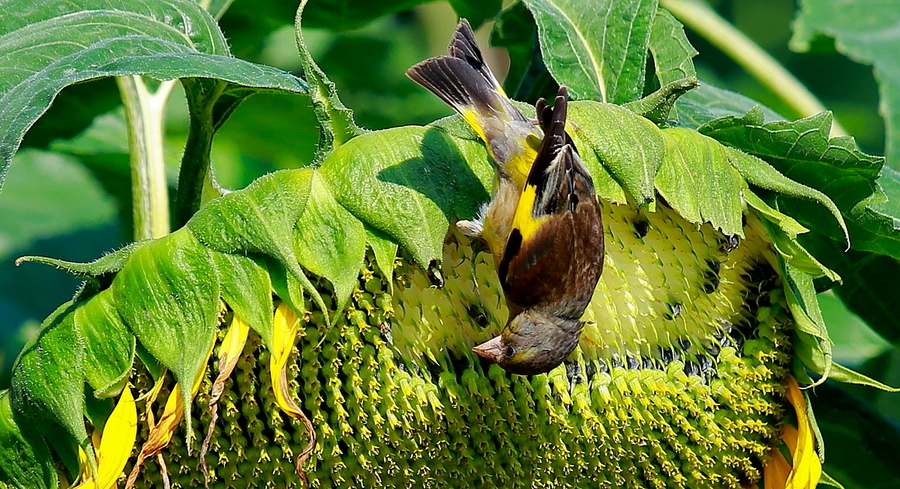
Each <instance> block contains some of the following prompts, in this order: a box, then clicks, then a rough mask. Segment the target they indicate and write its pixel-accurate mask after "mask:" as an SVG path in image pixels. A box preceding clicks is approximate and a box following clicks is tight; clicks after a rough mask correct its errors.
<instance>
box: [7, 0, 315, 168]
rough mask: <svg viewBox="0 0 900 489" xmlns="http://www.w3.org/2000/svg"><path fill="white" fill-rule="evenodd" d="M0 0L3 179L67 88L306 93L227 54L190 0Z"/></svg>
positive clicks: (292, 81) (285, 77)
mask: <svg viewBox="0 0 900 489" xmlns="http://www.w3.org/2000/svg"><path fill="white" fill-rule="evenodd" d="M33 6H34V3H33V2H30V1H28V0H2V1H0V10H2V11H3V12H6V13H7V15H6V17H5V19H4V23H3V27H2V28H0V35H2V36H3V37H2V39H4V41H3V42H0V59H3V60H4V61H3V63H2V64H3V66H7V67H15V69H9V68H7V69H5V70H0V127H2V128H3V129H2V131H3V132H2V133H0V160H2V162H0V165H2V166H0V184H2V180H3V175H4V174H5V172H6V168H7V167H8V165H9V162H10V160H11V158H12V155H13V154H14V153H15V151H16V149H17V148H18V146H19V143H20V142H21V140H22V137H23V135H24V134H25V131H26V130H27V129H28V128H29V127H30V126H31V125H32V124H33V123H34V122H35V121H36V120H37V119H38V118H39V117H40V116H41V115H42V114H43V113H44V112H45V111H46V110H47V108H48V107H49V106H50V104H51V103H52V101H53V98H54V97H55V96H56V95H57V94H58V93H59V92H60V91H61V90H62V89H63V88H64V87H66V86H68V85H71V84H74V83H78V82H82V81H85V80H91V79H95V78H101V77H106V76H123V75H139V74H144V75H149V76H152V77H154V78H157V79H160V80H164V79H172V78H186V77H205V78H221V79H224V80H227V81H229V82H232V83H237V84H242V85H244V84H245V85H249V86H253V87H267V88H272V89H278V90H287V91H293V92H303V91H305V85H304V84H303V82H302V81H301V80H299V79H297V78H296V77H294V76H292V75H290V74H288V73H284V72H281V71H279V70H276V69H274V68H270V67H265V66H259V65H254V64H252V63H248V62H246V61H243V60H239V59H236V58H232V57H231V56H229V55H228V47H227V43H226V41H225V38H224V37H223V35H222V33H221V32H220V31H219V30H218V26H216V24H215V21H214V20H213V19H212V17H210V16H209V14H208V13H207V12H206V11H205V10H203V9H202V8H200V7H199V5H197V4H196V3H195V2H193V1H190V0H166V1H160V2H130V1H127V0H79V1H73V2H62V1H53V2H43V3H41V4H39V6H40V7H41V8H33Z"/></svg>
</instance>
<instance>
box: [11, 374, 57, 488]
mask: <svg viewBox="0 0 900 489" xmlns="http://www.w3.org/2000/svg"><path fill="white" fill-rule="evenodd" d="M16 418H17V417H16V415H15V413H14V412H13V408H12V404H10V399H9V391H0V479H2V480H4V481H8V482H9V483H11V484H13V485H14V487H30V488H34V489H52V488H55V487H58V485H59V482H58V480H57V476H56V467H55V466H54V463H53V459H52V458H51V456H50V452H49V450H48V449H47V445H46V443H44V441H43V440H42V439H35V438H34V437H33V436H32V437H26V435H25V434H24V433H23V432H22V427H21V426H20V425H19V424H17V423H16ZM29 438H31V439H29Z"/></svg>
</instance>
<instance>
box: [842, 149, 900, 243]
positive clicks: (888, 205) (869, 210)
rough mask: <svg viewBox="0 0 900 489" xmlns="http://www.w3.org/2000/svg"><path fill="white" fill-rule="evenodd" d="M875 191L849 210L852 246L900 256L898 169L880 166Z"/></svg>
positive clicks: (899, 187) (899, 179)
mask: <svg viewBox="0 0 900 489" xmlns="http://www.w3.org/2000/svg"><path fill="white" fill-rule="evenodd" d="M876 183H877V184H878V191H876V192H875V193H874V194H872V195H871V196H870V197H868V198H867V199H865V200H863V201H862V202H860V204H859V205H858V206H856V207H855V208H854V209H853V211H852V212H851V213H850V218H849V223H848V224H849V227H850V234H851V236H852V237H853V248H854V249H857V250H860V251H871V252H873V253H878V254H882V255H889V256H891V257H893V258H897V259H900V172H898V171H896V170H894V169H893V168H890V167H887V166H885V167H882V168H881V177H880V178H879V179H878V180H877V182H876Z"/></svg>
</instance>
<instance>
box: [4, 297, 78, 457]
mask: <svg viewBox="0 0 900 489" xmlns="http://www.w3.org/2000/svg"><path fill="white" fill-rule="evenodd" d="M73 312H74V307H73V305H72V302H67V303H65V304H63V305H61V306H60V307H59V308H58V309H57V310H56V311H54V312H53V313H52V314H50V316H48V317H47V319H45V320H44V323H43V324H41V330H40V332H39V333H38V334H37V335H36V336H35V337H33V338H32V339H31V341H29V342H28V343H27V344H26V345H25V348H24V349H23V350H22V353H20V354H19V358H18V359H17V360H16V365H15V366H14V367H13V377H12V384H11V386H10V396H11V399H10V400H11V402H12V405H13V406H14V407H15V409H16V410H17V412H18V414H20V415H21V416H22V417H23V418H25V419H29V420H33V421H37V422H38V423H45V425H46V426H50V424H51V423H59V424H60V425H62V426H63V427H64V428H65V430H66V432H67V434H68V435H69V438H68V439H69V440H71V441H73V442H75V443H77V444H78V445H79V446H81V448H83V449H84V451H85V452H86V453H87V454H88V459H89V460H90V461H91V466H92V468H94V469H95V470H94V473H96V458H95V457H94V451H93V448H92V446H91V444H90V441H89V440H88V435H87V430H85V427H84V414H83V413H84V360H85V350H84V339H83V338H82V336H81V335H80V334H79V331H78V329H77V328H76V326H75V318H74V314H73ZM51 365H52V366H55V367H57V368H48V366H51ZM48 421H49V422H51V423H48Z"/></svg>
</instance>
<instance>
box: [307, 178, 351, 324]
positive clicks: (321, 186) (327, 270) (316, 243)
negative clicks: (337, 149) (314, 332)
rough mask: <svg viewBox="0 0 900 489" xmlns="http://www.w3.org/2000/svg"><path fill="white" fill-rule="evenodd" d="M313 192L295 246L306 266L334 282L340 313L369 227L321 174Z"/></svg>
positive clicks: (313, 180) (347, 296)
mask: <svg viewBox="0 0 900 489" xmlns="http://www.w3.org/2000/svg"><path fill="white" fill-rule="evenodd" d="M309 193H310V196H309V203H308V204H307V206H306V209H305V211H304V213H303V217H302V218H301V219H300V221H298V222H297V231H296V241H295V244H294V249H295V252H296V253H297V259H298V260H299V261H300V264H301V265H303V267H304V268H305V269H307V270H309V271H310V272H312V273H314V274H316V275H319V276H321V277H325V278H327V279H328V280H330V281H331V283H332V285H333V286H334V293H335V296H336V302H337V307H335V310H336V311H338V313H339V314H340V312H341V311H342V310H343V304H344V302H345V301H346V300H347V299H348V298H349V297H350V292H352V291H353V287H354V286H355V285H356V282H357V277H358V276H359V269H360V267H362V264H363V258H365V254H366V230H365V228H364V227H363V224H362V223H361V222H359V220H358V219H356V218H355V217H353V214H351V213H350V212H349V211H347V209H344V208H343V207H342V206H341V205H340V204H338V203H337V201H336V200H335V199H334V196H332V194H331V192H330V191H329V189H328V186H327V185H326V184H325V182H324V181H323V179H322V177H321V176H320V175H319V174H318V173H314V174H313V176H312V184H311V185H310V189H309Z"/></svg>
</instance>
